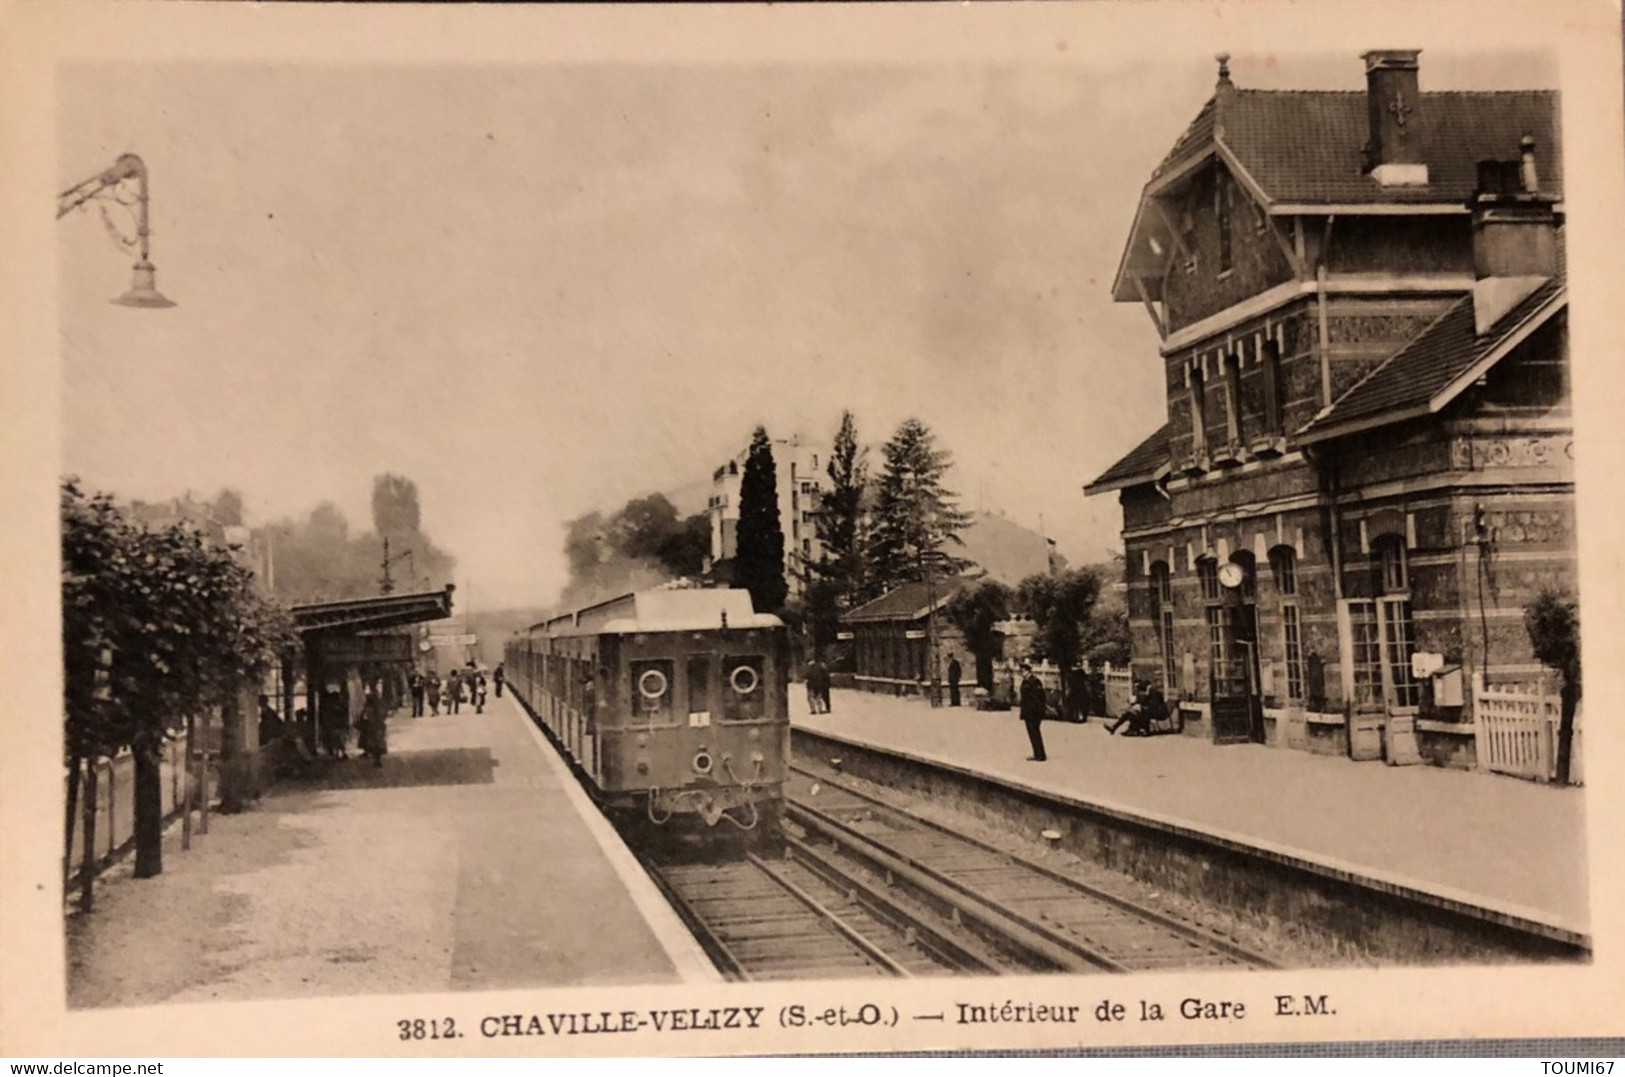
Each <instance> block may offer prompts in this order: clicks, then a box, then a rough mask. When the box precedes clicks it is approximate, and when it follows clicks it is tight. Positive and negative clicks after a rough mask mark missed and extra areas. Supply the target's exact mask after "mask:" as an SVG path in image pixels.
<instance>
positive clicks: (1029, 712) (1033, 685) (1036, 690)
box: [1021, 662, 1048, 763]
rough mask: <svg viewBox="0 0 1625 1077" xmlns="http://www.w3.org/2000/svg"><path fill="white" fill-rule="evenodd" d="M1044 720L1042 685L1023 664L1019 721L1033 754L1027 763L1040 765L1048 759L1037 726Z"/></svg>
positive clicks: (1040, 732)
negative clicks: (1024, 727)
mask: <svg viewBox="0 0 1625 1077" xmlns="http://www.w3.org/2000/svg"><path fill="white" fill-rule="evenodd" d="M1043 720H1044V684H1043V682H1042V681H1040V680H1039V679H1038V677H1037V675H1036V674H1034V673H1033V667H1032V666H1030V665H1028V664H1027V663H1025V662H1023V663H1022V664H1021V721H1022V724H1023V725H1025V726H1026V727H1027V739H1028V740H1029V741H1031V742H1032V746H1033V754H1032V755H1030V756H1028V757H1027V760H1028V762H1032V763H1042V762H1044V761H1045V759H1047V758H1048V756H1046V755H1045V754H1044V734H1043V731H1042V730H1041V729H1039V724H1040V723H1041V722H1043Z"/></svg>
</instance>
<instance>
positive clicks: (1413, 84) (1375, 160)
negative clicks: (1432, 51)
mask: <svg viewBox="0 0 1625 1077" xmlns="http://www.w3.org/2000/svg"><path fill="white" fill-rule="evenodd" d="M1421 52H1422V50H1420V49H1373V50H1371V51H1370V52H1367V53H1365V54H1364V56H1363V57H1362V59H1364V60H1365V84H1366V115H1367V122H1368V125H1369V129H1370V138H1369V141H1367V142H1366V147H1365V170H1366V172H1367V173H1369V174H1370V176H1371V178H1372V179H1374V180H1376V181H1377V183H1378V184H1380V185H1381V186H1383V187H1425V186H1427V182H1428V166H1427V165H1426V164H1424V163H1423V162H1422V145H1421V132H1420V130H1419V123H1420V120H1421V114H1420V111H1419V110H1420V108H1421V105H1422V94H1421V91H1420V89H1419V88H1418V83H1417V70H1418V65H1417V62H1416V58H1417V57H1418V56H1420V55H1421Z"/></svg>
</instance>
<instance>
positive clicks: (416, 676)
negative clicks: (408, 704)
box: [406, 669, 423, 718]
mask: <svg viewBox="0 0 1625 1077" xmlns="http://www.w3.org/2000/svg"><path fill="white" fill-rule="evenodd" d="M406 685H407V687H408V688H410V689H411V690H412V717H414V718H422V717H423V674H422V673H420V672H418V671H417V670H416V669H413V670H412V676H411V677H409V678H408V679H407V682H406Z"/></svg>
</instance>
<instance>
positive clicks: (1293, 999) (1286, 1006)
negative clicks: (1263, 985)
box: [1275, 995, 1337, 1017]
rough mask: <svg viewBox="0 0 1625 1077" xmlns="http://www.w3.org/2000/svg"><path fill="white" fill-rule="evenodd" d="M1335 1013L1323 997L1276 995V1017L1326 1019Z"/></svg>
mask: <svg viewBox="0 0 1625 1077" xmlns="http://www.w3.org/2000/svg"><path fill="white" fill-rule="evenodd" d="M1336 1012H1337V1011H1336V1010H1334V1009H1332V1006H1331V1003H1330V1002H1329V1001H1327V998H1326V996H1325V995H1276V996H1275V1016H1277V1017H1328V1016H1330V1015H1331V1014H1334V1013H1336Z"/></svg>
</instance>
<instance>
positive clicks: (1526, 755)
mask: <svg viewBox="0 0 1625 1077" xmlns="http://www.w3.org/2000/svg"><path fill="white" fill-rule="evenodd" d="M1561 717H1562V700H1561V698H1560V697H1559V696H1558V694H1557V693H1556V692H1553V691H1551V689H1550V686H1549V685H1548V683H1547V682H1546V681H1544V680H1542V681H1539V682H1537V683H1534V684H1498V685H1494V686H1493V687H1492V686H1490V685H1487V684H1485V683H1484V675H1483V674H1482V673H1479V674H1476V675H1475V676H1474V678H1473V725H1474V730H1475V734H1476V737H1477V749H1478V765H1479V766H1481V767H1483V768H1485V769H1486V770H1494V771H1499V772H1500V773H1502V774H1514V775H1517V776H1518V777H1520V778H1532V779H1534V780H1536V781H1542V782H1549V781H1555V780H1556V778H1557V729H1558V723H1559V721H1560V720H1561ZM1582 759H1583V753H1582V752H1581V750H1580V714H1579V713H1578V712H1576V713H1575V716H1574V734H1573V738H1572V744H1571V750H1570V753H1569V781H1570V782H1571V783H1573V784H1575V785H1580V784H1582V783H1583V782H1584V780H1585V770H1584V766H1583V764H1582Z"/></svg>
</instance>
